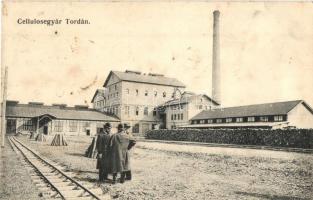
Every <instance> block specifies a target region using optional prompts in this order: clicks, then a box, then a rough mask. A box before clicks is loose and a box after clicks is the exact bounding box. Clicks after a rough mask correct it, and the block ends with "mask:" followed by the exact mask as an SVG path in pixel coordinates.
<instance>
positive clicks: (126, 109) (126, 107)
mask: <svg viewBox="0 0 313 200" xmlns="http://www.w3.org/2000/svg"><path fill="white" fill-rule="evenodd" d="M125 115H129V106H125Z"/></svg>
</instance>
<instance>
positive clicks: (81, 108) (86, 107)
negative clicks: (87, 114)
mask: <svg viewBox="0 0 313 200" xmlns="http://www.w3.org/2000/svg"><path fill="white" fill-rule="evenodd" d="M74 107H75V108H76V109H79V110H86V109H88V107H89V106H87V105H75V106H74Z"/></svg>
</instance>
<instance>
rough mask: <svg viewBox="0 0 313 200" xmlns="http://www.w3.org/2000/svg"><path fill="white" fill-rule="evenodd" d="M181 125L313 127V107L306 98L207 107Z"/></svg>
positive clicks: (275, 127)
mask: <svg viewBox="0 0 313 200" xmlns="http://www.w3.org/2000/svg"><path fill="white" fill-rule="evenodd" d="M180 128H269V129H277V128H305V129H311V128H313V110H312V108H311V107H310V106H309V105H308V104H307V103H306V102H305V101H303V100H296V101H286V102H275V103H266V104H257V105H247V106H238V107H228V108H219V109H213V110H204V111H202V112H200V113H199V114H198V115H196V116H194V117H193V118H192V119H191V120H190V125H185V126H181V127H180Z"/></svg>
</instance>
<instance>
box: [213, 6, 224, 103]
mask: <svg viewBox="0 0 313 200" xmlns="http://www.w3.org/2000/svg"><path fill="white" fill-rule="evenodd" d="M219 17H220V11H218V10H215V11H214V12H213V53H212V54H213V58H212V98H213V100H214V101H216V102H217V103H219V104H220V105H221V95H222V94H221V68H220V36H219Z"/></svg>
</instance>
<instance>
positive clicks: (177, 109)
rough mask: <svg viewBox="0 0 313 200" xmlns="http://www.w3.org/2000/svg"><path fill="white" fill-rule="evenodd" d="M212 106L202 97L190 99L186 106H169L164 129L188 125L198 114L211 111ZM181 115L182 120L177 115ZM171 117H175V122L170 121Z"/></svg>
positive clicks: (197, 96)
mask: <svg viewBox="0 0 313 200" xmlns="http://www.w3.org/2000/svg"><path fill="white" fill-rule="evenodd" d="M212 107H214V104H213V103H212V102H211V101H209V99H208V98H206V97H205V96H204V95H195V96H194V97H192V98H190V101H189V103H188V104H180V105H171V106H169V107H167V109H166V111H165V112H166V116H167V117H166V128H167V129H172V127H179V126H183V125H188V124H190V122H189V120H190V119H191V118H192V117H194V116H195V115H197V114H199V113H200V112H201V111H202V110H207V109H211V108H212ZM181 114H183V119H181V117H180V118H179V119H178V117H177V115H181ZM172 115H176V120H175V117H174V120H172Z"/></svg>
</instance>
